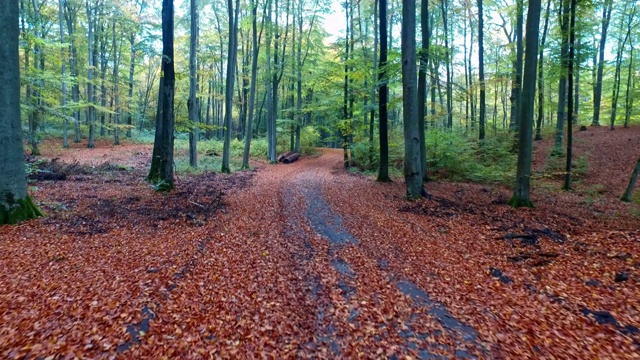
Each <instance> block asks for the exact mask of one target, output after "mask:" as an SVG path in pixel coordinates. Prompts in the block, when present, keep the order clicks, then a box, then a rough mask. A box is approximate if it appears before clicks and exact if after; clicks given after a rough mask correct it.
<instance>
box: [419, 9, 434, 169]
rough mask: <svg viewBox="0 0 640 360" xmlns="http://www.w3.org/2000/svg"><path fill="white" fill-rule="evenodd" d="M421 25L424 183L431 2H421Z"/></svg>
mask: <svg viewBox="0 0 640 360" xmlns="http://www.w3.org/2000/svg"><path fill="white" fill-rule="evenodd" d="M420 23H421V31H422V47H421V49H420V70H419V71H418V135H419V136H420V174H421V177H422V180H423V181H428V180H429V177H428V175H427V146H426V139H425V117H426V115H427V114H426V113H427V104H426V102H427V68H428V67H429V41H430V40H431V34H430V27H429V0H421V9H420Z"/></svg>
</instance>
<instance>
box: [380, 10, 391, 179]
mask: <svg viewBox="0 0 640 360" xmlns="http://www.w3.org/2000/svg"><path fill="white" fill-rule="evenodd" d="M378 5H379V6H380V11H379V13H380V67H379V71H378V84H380V90H379V91H378V97H379V99H378V113H379V119H378V127H379V133H380V168H379V169H378V179H377V181H381V182H390V181H391V178H389V137H388V136H389V135H388V127H387V126H388V121H389V119H388V114H387V103H388V101H389V87H388V83H387V82H388V78H387V51H388V47H387V29H388V27H387V0H378Z"/></svg>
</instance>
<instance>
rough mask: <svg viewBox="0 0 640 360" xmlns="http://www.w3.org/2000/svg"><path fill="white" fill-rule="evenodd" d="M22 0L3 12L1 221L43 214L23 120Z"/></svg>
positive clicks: (0, 42) (0, 24) (0, 27)
mask: <svg viewBox="0 0 640 360" xmlns="http://www.w3.org/2000/svg"><path fill="white" fill-rule="evenodd" d="M19 34H20V32H19V28H18V0H8V1H5V3H4V7H3V9H2V12H0V64H2V66H0V173H1V174H2V176H0V225H3V224H15V223H18V222H21V221H23V220H28V219H33V218H36V217H39V216H42V215H43V213H42V212H41V211H40V209H38V207H37V206H36V205H35V204H34V203H33V201H32V200H31V197H30V196H29V194H28V193H27V178H26V176H25V169H24V155H23V154H24V149H23V145H22V124H21V121H20V60H19V55H18V40H19Z"/></svg>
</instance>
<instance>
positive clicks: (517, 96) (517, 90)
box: [509, 0, 524, 132]
mask: <svg viewBox="0 0 640 360" xmlns="http://www.w3.org/2000/svg"><path fill="white" fill-rule="evenodd" d="M516 12H517V14H516V31H515V37H516V61H515V63H514V65H515V68H514V69H513V81H512V82H511V118H510V121H509V130H511V131H516V132H517V131H518V130H519V121H518V117H519V116H520V105H521V104H520V102H521V97H522V62H523V56H524V49H523V46H522V44H523V41H522V40H523V37H524V32H523V31H522V26H523V25H522V23H523V12H524V5H523V0H516Z"/></svg>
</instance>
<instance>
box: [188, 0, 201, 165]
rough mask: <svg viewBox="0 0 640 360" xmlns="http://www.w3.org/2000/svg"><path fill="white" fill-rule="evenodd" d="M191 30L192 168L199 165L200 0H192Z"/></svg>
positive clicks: (190, 156) (190, 144)
mask: <svg viewBox="0 0 640 360" xmlns="http://www.w3.org/2000/svg"><path fill="white" fill-rule="evenodd" d="M190 15H191V32H190V41H189V100H188V102H187V107H188V110H189V121H191V126H192V128H191V131H190V132H189V165H190V166H191V167H192V168H197V167H198V123H199V122H200V119H199V116H198V115H199V113H200V109H198V105H197V104H198V101H197V96H198V94H197V92H198V77H197V69H198V64H197V55H196V54H197V51H198V49H197V45H198V1H197V0H191V1H190Z"/></svg>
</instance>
